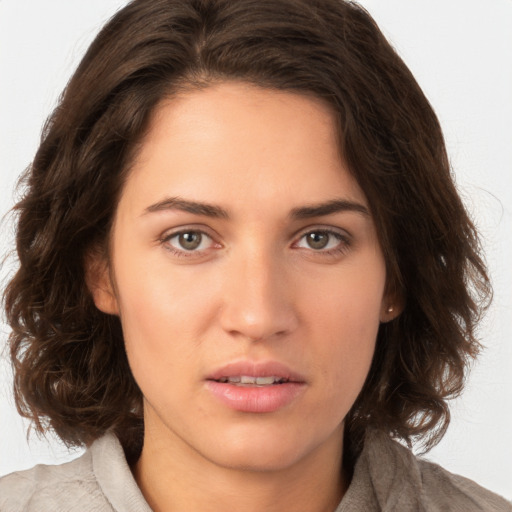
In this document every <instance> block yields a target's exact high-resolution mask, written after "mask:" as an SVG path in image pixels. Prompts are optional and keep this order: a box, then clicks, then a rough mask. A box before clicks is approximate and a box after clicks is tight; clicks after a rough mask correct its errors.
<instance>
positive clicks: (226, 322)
mask: <svg viewBox="0 0 512 512" xmlns="http://www.w3.org/2000/svg"><path fill="white" fill-rule="evenodd" d="M235 253H236V254H235ZM226 281H227V282H226V283H225V288H224V301H223V304H224V307H223V312H222V323H223V328H224V329H225V330H226V331H228V332H230V333H231V334H238V335H240V336H243V337H245V338H249V339H252V340H262V339H266V338H269V337H272V336H274V335H282V334H285V333H287V332H291V331H292V330H293V329H294V328H295V326H296V323H297V318H296V312H295V309H294V304H293V300H292V294H291V293H290V291H291V290H290V289H289V288H288V285H287V272H286V271H285V269H284V268H283V261H281V258H280V257H279V255H278V254H277V253H276V251H273V250H272V248H271V247H265V245H264V244H263V245H260V244H246V245H245V248H244V249H242V248H240V250H238V251H233V255H232V258H231V261H230V266H229V271H228V272H227V278H226Z"/></svg>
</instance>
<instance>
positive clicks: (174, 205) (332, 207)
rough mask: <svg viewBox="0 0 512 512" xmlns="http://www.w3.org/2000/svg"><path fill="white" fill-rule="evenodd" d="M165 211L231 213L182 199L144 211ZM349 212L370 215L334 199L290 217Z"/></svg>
mask: <svg viewBox="0 0 512 512" xmlns="http://www.w3.org/2000/svg"><path fill="white" fill-rule="evenodd" d="M165 210H181V211H184V212H187V213H192V214H195V215H204V216H205V217H212V218H219V219H229V213H228V212H227V210H225V209H224V208H222V207H220V206H217V205H213V204H208V203H203V202H201V201H190V200H187V199H183V198H180V197H169V198H166V199H163V200H162V201H159V202H158V203H155V204H152V205H151V206H148V207H147V208H146V209H145V210H144V214H146V213H153V212H160V211H165ZM347 211H349V212H356V213H360V214H362V215H364V216H369V215H370V212H369V211H368V208H366V206H364V205H362V204H361V203H357V202H354V201H349V200H347V199H332V200H330V201H326V202H324V203H318V204H313V205H307V206H301V207H298V208H294V209H293V210H291V212H290V214H289V216H290V217H291V218H292V219H296V220H302V219H311V218H314V217H323V216H326V215H332V214H334V213H339V212H347Z"/></svg>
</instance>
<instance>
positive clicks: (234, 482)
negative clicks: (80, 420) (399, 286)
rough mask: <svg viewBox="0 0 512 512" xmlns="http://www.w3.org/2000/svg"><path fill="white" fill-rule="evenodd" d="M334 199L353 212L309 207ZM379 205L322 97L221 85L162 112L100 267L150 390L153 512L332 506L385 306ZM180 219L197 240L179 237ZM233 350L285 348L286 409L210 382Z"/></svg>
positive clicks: (143, 474) (272, 352)
mask: <svg viewBox="0 0 512 512" xmlns="http://www.w3.org/2000/svg"><path fill="white" fill-rule="evenodd" d="M178 197H179V198H180V200H183V201H188V202H200V203H207V204H208V205H212V206H214V207H215V208H217V209H222V215H220V216H214V215H211V214H212V212H211V211H208V210H204V209H203V211H195V212H192V211H184V209H183V205H184V203H176V201H174V202H172V201H171V202H169V201H168V200H169V199H170V198H178ZM340 200H342V201H344V202H345V203H350V204H351V205H352V206H351V208H349V209H346V208H341V209H339V210H337V211H332V212H330V213H329V212H326V211H317V212H314V211H311V210H308V212H307V213H308V215H307V216H304V208H305V207H311V206H313V205H318V204H325V203H329V202H330V201H340ZM166 201H167V202H166ZM345 203H344V204H345ZM354 205H355V206H354ZM185 207H186V209H189V210H190V208H189V204H188V203H187V204H186V205H185ZM196 209H197V208H196ZM298 209H302V212H303V216H302V217H301V216H299V215H297V210H298ZM324 210H325V209H324ZM368 210H369V208H368V203H367V200H366V198H365V196H364V194H363V192H362V191H361V189H360V188H359V186H358V184H357V182H356V181H355V180H354V178H353V177H352V176H351V174H350V173H349V172H348V170H347V167H346V165H345V163H344V162H343V159H342V158H341V156H340V154H339V150H338V144H337V139H336V121H335V116H334V114H333V113H332V112H331V110H330V109H329V107H328V106H326V105H325V104H324V103H323V102H321V101H320V100H319V99H315V98H311V97H307V96H304V95H299V94H295V93H291V92H278V91H273V90H268V89H262V88H258V87H256V86H252V85H248V84H244V83H234V82H228V83H221V84H217V85H212V86H210V87H209V88H207V89H204V90H201V91H192V92H189V93H186V94H182V95H180V96H178V97H174V98H172V99H168V100H166V101H164V102H162V103H161V104H160V105H159V107H158V108H157V109H156V112H155V114H154V116H153V119H152V122H151V125H150V129H149V131H148V133H147V135H146V137H145V139H144V140H143V141H142V145H141V149H140V151H139V153H138V155H137V156H136V159H135V161H134V165H133V168H132V170H131V172H130V174H129V176H128V179H127V181H126V184H125V187H124V190H123V193H122V196H121V199H120V202H119V205H118V209H117V213H116V217H115V222H114V226H113V231H112V238H111V258H110V262H109V264H108V268H107V264H106V263H105V262H103V263H104V265H103V266H102V265H100V264H98V262H95V264H93V265H91V268H96V269H98V268H100V267H101V268H103V270H102V271H100V270H97V271H95V272H92V275H90V276H89V282H90V287H91V290H92V292H93V296H94V298H95V302H96V305H97V307H98V308H99V309H101V310H102V311H104V312H107V313H110V314H116V315H119V316H120V318H121V322H122V326H123V332H124V336H125V343H126V350H127V354H128V358H129V362H130V366H131V368H132V371H133V374H134V377H135V379H136V381H137V383H138V384H139V386H140V388H141V390H142V393H143V395H144V414H145V442H144V448H143V451H142V455H141V457H140V459H139V461H138V462H137V464H136V465H135V467H134V468H133V472H134V475H135V478H136V480H137V482H138V484H139V486H140V488H141V490H142V492H143V494H144V495H145V497H146V499H147V500H148V502H149V504H150V505H151V507H152V508H153V509H154V510H155V511H159V510H167V511H168V510H171V511H174V510H175V511H182V510H187V511H194V510H197V511H199V510H200V511H216V510H244V511H252V510H254V511H256V510H258V511H261V510H266V511H274V510H276V511H277V510H280V511H282V510H294V511H308V512H315V511H329V510H330V511H332V510H334V509H335V508H336V506H337V504H338V503H339V500H340V499H341V497H342V496H343V493H344V492H345V490H346V487H347V485H348V481H347V478H346V477H345V473H344V472H343V471H340V468H341V466H342V464H341V461H342V454H343V446H342V439H343V425H344V418H345V416H346V414H347V412H348V411H349V409H350V408H351V406H352V404H353V403H354V401H355V399H356V397H357V395H358V393H359V391H360V390H361V388H362V386H363V383H364V381H365V378H366V376H367V373H368V370H369V367H370V363H371V359H372V355H373V352H374V347H375V340H376V336H377V331H378V328H379V324H380V322H385V321H388V320H390V319H391V315H392V313H390V312H389V311H388V307H389V306H390V298H389V297H386V294H385V284H386V270H385V263H384V258H383V255H382V252H381V249H380V246H379V243H378V240H377V236H376V233H375V227H374V223H373V221H372V218H371V216H370V214H369V213H368ZM214 213H215V211H214ZM217 213H218V212H217ZM329 231H331V232H332V233H330V234H329V233H328V232H329ZM177 232H181V233H188V234H189V235H188V237H189V240H190V238H191V237H192V240H194V237H196V239H197V237H198V236H201V237H202V241H201V243H200V245H199V246H197V248H195V249H193V250H186V249H185V248H184V247H183V245H180V240H181V243H183V240H184V238H183V236H182V238H181V239H180V238H179V236H178V235H176V233H177ZM198 232H202V233H203V234H202V235H198ZM308 233H309V234H310V236H309V237H308V236H306V235H307V234H308ZM315 237H316V242H317V245H314V244H313V246H312V244H311V241H313V242H315V240H314V239H315ZM318 241H320V245H321V244H322V243H324V242H326V246H325V247H324V248H319V246H318ZM192 245H193V244H192ZM187 247H190V245H189V246H187ZM90 273H91V272H90ZM240 360H251V361H269V360H272V361H279V362H281V363H283V364H285V365H287V366H288V367H289V368H290V369H292V370H293V371H295V372H298V373H300V374H301V375H302V376H303V377H304V380H305V383H304V386H303V389H302V390H301V392H300V393H299V394H298V396H297V397H295V398H294V399H293V400H292V402H291V403H289V404H287V405H286V406H285V407H282V408H280V409H278V410H277V411H275V412H270V413H247V412H241V411H236V410H233V409H230V408H229V407H226V406H225V405H224V404H222V403H220V402H219V400H218V399H217V398H216V397H214V396H212V394H211V393H210V392H209V391H208V389H207V386H206V385H205V378H206V376H207V375H209V374H210V373H211V372H212V371H213V370H215V369H216V368H218V367H220V366H222V365H225V364H226V363H229V362H232V361H240Z"/></svg>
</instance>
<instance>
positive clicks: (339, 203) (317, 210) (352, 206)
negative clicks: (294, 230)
mask: <svg viewBox="0 0 512 512" xmlns="http://www.w3.org/2000/svg"><path fill="white" fill-rule="evenodd" d="M339 212H356V213H360V214H362V215H364V216H368V217H369V216H370V212H369V211H368V208H366V206H364V205H362V204H361V203H356V202H354V201H349V200H347V199H333V200H331V201H326V202H325V203H319V204H313V205H308V206H301V207H300V208H294V209H293V210H292V211H291V212H290V217H292V218H294V219H298V220H302V219H311V218H313V217H323V216H325V215H332V214H333V213H339Z"/></svg>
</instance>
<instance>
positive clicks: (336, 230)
mask: <svg viewBox="0 0 512 512" xmlns="http://www.w3.org/2000/svg"><path fill="white" fill-rule="evenodd" d="M318 231H320V232H324V233H331V234H333V235H339V236H340V237H342V238H352V234H351V233H350V232H349V231H347V230H346V229H343V228H339V227H335V226H325V225H324V226H323V225H316V226H308V227H306V228H302V229H300V230H298V231H297V232H296V233H295V234H294V235H293V239H294V240H298V239H300V238H302V237H303V236H304V235H307V234H308V233H314V232H318Z"/></svg>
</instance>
